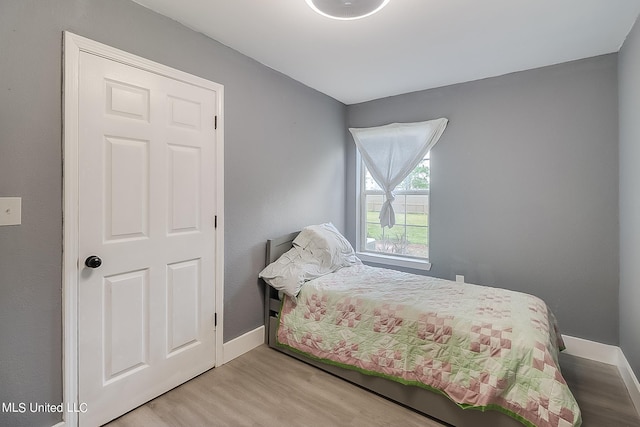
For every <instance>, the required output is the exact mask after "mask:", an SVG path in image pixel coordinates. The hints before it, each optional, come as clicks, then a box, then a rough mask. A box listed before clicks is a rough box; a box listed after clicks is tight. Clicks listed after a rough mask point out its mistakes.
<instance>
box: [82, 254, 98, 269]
mask: <svg viewBox="0 0 640 427" xmlns="http://www.w3.org/2000/svg"><path fill="white" fill-rule="evenodd" d="M84 265H86V266H87V267H89V268H98V267H100V266H101V265H102V260H101V259H100V257H98V256H95V255H91V256H90V257H88V258H87V259H85V260H84Z"/></svg>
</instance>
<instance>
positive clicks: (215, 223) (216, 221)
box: [213, 215, 218, 228]
mask: <svg viewBox="0 0 640 427" xmlns="http://www.w3.org/2000/svg"><path fill="white" fill-rule="evenodd" d="M213 228H218V215H216V216H214V217H213Z"/></svg>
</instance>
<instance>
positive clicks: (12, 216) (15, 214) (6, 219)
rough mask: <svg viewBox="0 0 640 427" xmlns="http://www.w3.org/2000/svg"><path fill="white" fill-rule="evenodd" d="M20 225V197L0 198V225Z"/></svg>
mask: <svg viewBox="0 0 640 427" xmlns="http://www.w3.org/2000/svg"><path fill="white" fill-rule="evenodd" d="M20 224H22V197H0V225H20Z"/></svg>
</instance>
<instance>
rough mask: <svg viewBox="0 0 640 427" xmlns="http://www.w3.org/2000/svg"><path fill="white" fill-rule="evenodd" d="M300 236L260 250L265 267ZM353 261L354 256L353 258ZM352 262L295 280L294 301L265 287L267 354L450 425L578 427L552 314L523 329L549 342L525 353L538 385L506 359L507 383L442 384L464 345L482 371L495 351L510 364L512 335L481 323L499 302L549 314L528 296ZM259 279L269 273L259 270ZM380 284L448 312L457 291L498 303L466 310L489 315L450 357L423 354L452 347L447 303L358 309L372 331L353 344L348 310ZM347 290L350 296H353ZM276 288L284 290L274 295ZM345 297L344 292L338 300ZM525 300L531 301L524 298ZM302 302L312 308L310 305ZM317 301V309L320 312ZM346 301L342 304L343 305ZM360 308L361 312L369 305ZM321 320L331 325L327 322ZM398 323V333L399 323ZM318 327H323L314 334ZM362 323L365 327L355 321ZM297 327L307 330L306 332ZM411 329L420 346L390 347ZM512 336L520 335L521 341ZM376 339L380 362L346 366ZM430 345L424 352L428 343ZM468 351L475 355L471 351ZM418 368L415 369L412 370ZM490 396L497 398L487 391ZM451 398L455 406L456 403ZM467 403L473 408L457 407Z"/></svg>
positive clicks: (475, 377)
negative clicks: (519, 302) (421, 296)
mask: <svg viewBox="0 0 640 427" xmlns="http://www.w3.org/2000/svg"><path fill="white" fill-rule="evenodd" d="M313 227H317V226H313ZM307 229H308V227H307V228H305V230H303V232H305V231H306V230H307ZM298 235H299V234H298V233H291V234H288V235H286V236H282V237H280V238H277V239H271V240H269V241H268V242H267V253H266V264H267V266H272V265H274V264H276V263H278V262H282V260H283V259H286V258H287V256H290V255H288V254H289V253H291V252H295V251H294V250H293V249H292V248H293V242H294V240H295V239H296V237H298ZM345 240H346V239H345ZM349 248H350V245H349ZM351 250H352V249H351ZM353 256H355V254H354V255H353ZM358 261H359V260H358ZM351 263H353V264H355V265H349V266H343V267H340V268H338V269H337V270H336V271H331V272H330V273H326V271H322V272H318V271H317V268H315V267H317V266H315V267H314V268H313V269H312V271H311V273H312V275H311V276H312V278H311V280H300V281H301V282H304V283H300V285H301V290H300V289H299V290H298V292H299V294H298V296H297V298H298V300H297V301H296V296H295V294H296V293H297V292H294V294H293V295H286V296H283V295H282V292H279V291H278V290H277V289H275V288H274V287H272V286H269V285H266V287H265V325H266V337H265V341H266V342H267V343H268V345H269V346H270V347H272V348H274V349H276V350H278V351H281V352H283V353H286V354H288V355H290V356H292V357H295V358H297V359H299V360H302V361H304V362H306V363H309V364H311V365H314V366H316V367H318V368H320V369H323V370H325V371H327V372H330V373H332V374H334V375H337V376H338V377H340V378H343V379H345V380H347V381H350V382H352V383H354V384H357V385H359V386H361V387H364V388H366V389H368V390H370V391H372V392H375V393H377V394H379V395H382V396H384V397H386V398H389V399H391V400H393V401H395V402H398V403H399V404H402V405H405V406H407V407H409V408H412V409H414V410H416V411H419V412H421V413H423V414H425V415H427V416H429V417H432V418H435V419H437V420H440V421H442V422H445V423H448V424H451V425H454V426H459V427H466V426H468V427H471V426H473V427H478V426H492V427H496V426H497V427H507V426H522V425H528V426H539V427H542V426H562V427H564V426H579V425H580V424H581V418H580V410H579V408H578V406H577V403H576V402H575V399H573V396H572V395H571V392H570V391H569V390H568V387H567V386H566V382H564V379H563V378H562V377H561V375H560V372H559V367H558V364H557V350H558V348H559V349H562V341H561V337H560V334H559V332H558V331H557V330H556V329H555V320H554V319H553V315H552V314H551V313H550V312H548V316H549V323H548V324H547V325H544V324H541V323H540V321H539V319H537V318H534V317H531V318H529V317H526V318H527V319H529V320H527V322H529V321H531V322H532V326H533V329H535V331H533V332H535V333H537V334H539V333H540V331H541V330H544V333H545V334H547V336H548V338H547V341H546V342H545V345H544V346H542V345H540V348H532V349H531V354H533V365H535V366H533V367H532V368H529V367H527V368H526V369H525V371H527V372H528V371H533V372H534V373H535V374H536V375H537V377H536V378H534V379H531V378H528V377H524V376H523V374H522V372H524V371H522V368H521V367H520V365H523V364H524V362H521V361H519V360H512V361H511V362H510V363H511V365H510V366H509V367H508V369H507V372H508V373H507V374H506V377H507V379H504V378H494V377H493V375H492V374H491V372H490V371H489V369H487V371H489V373H487V372H485V371H484V370H483V369H477V368H476V371H474V370H469V371H465V375H464V376H466V377H467V378H466V379H467V383H468V384H472V385H469V386H468V387H467V388H456V387H457V385H456V384H455V381H453V380H451V378H450V377H451V376H453V375H454V374H456V369H455V366H454V369H453V371H452V369H451V366H450V365H449V366H447V364H446V361H451V360H454V361H455V360H459V359H460V358H461V357H463V356H464V354H463V353H464V352H463V351H460V349H461V348H463V347H465V346H467V347H468V349H467V350H466V352H467V353H470V354H473V355H475V356H477V355H478V354H481V353H482V352H484V353H485V356H482V357H484V358H485V359H486V360H487V361H488V363H491V364H492V365H491V366H493V364H494V362H493V359H494V356H495V354H496V353H500V352H501V351H507V352H508V354H509V355H511V353H512V352H513V353H515V351H516V347H517V345H516V344H515V343H516V342H519V341H521V339H520V338H518V337H516V336H512V335H516V334H515V333H514V332H515V330H513V329H511V327H510V328H503V329H508V330H507V333H502V335H499V334H496V333H494V332H495V331H494V330H492V329H491V327H489V328H488V329H483V328H484V327H485V326H487V323H486V322H484V321H483V319H484V318H485V317H486V316H488V317H489V318H494V319H495V318H496V317H497V318H500V317H502V316H504V315H506V314H505V312H504V310H502V309H501V308H500V307H503V306H504V305H500V298H507V299H510V298H520V296H519V295H522V298H524V300H523V301H525V302H526V304H527V305H526V307H523V311H527V310H529V311H535V310H538V311H544V312H545V313H547V311H548V309H547V307H546V305H545V304H544V303H542V302H541V301H540V300H538V299H536V298H535V297H531V296H527V295H526V294H519V293H509V292H510V291H506V292H507V293H509V294H508V295H507V296H506V297H505V295H504V294H503V290H498V289H494V288H488V287H480V286H476V285H468V284H460V283H457V282H449V281H443V280H441V279H434V278H429V277H427V276H417V275H408V274H407V273H401V272H396V271H393V270H385V269H376V268H373V267H367V266H364V265H361V263H359V262H353V261H351V262H350V263H348V264H351ZM266 270H267V269H265V270H263V271H266ZM261 275H262V273H261ZM267 276H268V275H267ZM316 276H317V277H316ZM263 278H265V277H263ZM381 278H384V280H387V279H388V278H390V279H389V280H392V281H393V282H394V283H396V284H398V283H401V282H405V283H413V285H410V286H409V287H411V286H413V287H414V288H417V289H418V292H424V288H429V289H432V290H431V291H429V292H431V295H435V294H437V293H438V292H440V297H439V298H435V299H440V300H441V302H442V301H445V299H446V295H449V296H450V297H449V298H448V299H449V301H451V302H452V303H450V304H448V305H451V306H455V305H457V304H458V302H459V301H462V300H464V299H465V298H466V297H465V296H464V292H471V297H470V298H472V299H487V298H488V300H489V301H490V302H491V300H493V299H497V304H493V305H491V304H490V305H487V304H484V305H483V304H480V305H479V306H475V308H474V310H486V311H487V313H482V312H477V313H474V316H473V317H474V319H473V320H471V323H472V324H471V325H470V327H469V331H468V333H469V334H470V336H471V338H469V337H462V338H461V339H462V341H460V342H459V343H457V344H456V345H453V346H450V347H451V348H453V350H442V349H440V348H438V349H437V350H433V349H431V348H430V347H425V346H424V345H425V342H427V341H429V342H431V341H433V342H438V341H440V342H441V341H447V340H453V339H455V338H453V337H454V336H455V335H456V333H453V332H452V329H451V322H452V320H451V319H452V317H451V316H450V312H449V311H448V305H447V303H445V305H444V309H443V308H440V309H439V310H440V312H438V313H434V312H431V311H429V312H428V313H427V314H426V316H427V317H424V316H423V314H419V313H414V314H408V313H409V312H408V311H407V310H408V309H407V308H406V307H404V308H401V309H398V307H400V306H411V305H412V304H411V303H410V302H407V301H405V303H403V304H396V303H394V302H393V301H391V303H390V304H386V305H385V304H384V302H383V304H382V306H381V307H378V308H375V307H374V308H371V307H366V308H362V310H370V311H369V312H370V313H373V314H372V315H371V317H372V319H371V322H370V323H371V325H373V326H370V327H369V328H368V330H367V331H365V332H364V334H365V335H363V336H360V335H354V332H353V330H354V328H353V326H354V323H358V321H359V320H361V319H360V318H359V317H358V316H359V315H360V314H359V313H358V310H359V309H357V308H354V306H357V305H358V304H355V301H356V300H359V301H362V300H367V298H368V297H367V296H368V295H372V294H375V293H376V291H375V288H372V287H371V286H375V285H373V284H372V282H374V281H376V280H380V279H381ZM267 279H270V277H267ZM267 281H268V282H270V283H272V282H273V281H272V280H267ZM425 281H426V282H425ZM354 284H355V291H354V290H353V285H354ZM385 286H386V285H385ZM277 287H278V288H279V290H280V291H282V287H281V286H277ZM387 288H388V286H387ZM323 289H324V290H326V289H329V290H331V291H332V292H337V295H333V296H332V295H331V294H328V296H324V294H322V293H321V292H322V291H323ZM318 292H320V293H318ZM340 292H343V293H340ZM344 292H350V293H349V294H345V293H344ZM353 292H355V294H352V293H353ZM288 293H291V292H288ZM515 294H518V295H515ZM363 296H364V297H363ZM381 296H382V299H383V300H386V301H387V302H389V301H390V298H393V295H391V294H389V293H387V294H385V293H384V292H382V294H381ZM529 297H530V298H531V299H528V298H529ZM411 298H413V297H411ZM312 300H313V301H312ZM310 301H311V303H309V302H310ZM320 301H321V304H320V303H318V302H320ZM345 301H346V302H347V303H345ZM503 302H504V301H503ZM394 304H395V305H394ZM360 305H362V306H367V305H368V302H367V303H363V304H360ZM296 307H299V308H300V309H301V310H302V309H303V308H304V310H303V311H304V315H303V314H300V313H298V314H297V315H296V314H295V311H296ZM453 308H455V307H452V309H453ZM334 309H336V310H338V311H341V313H340V314H335V315H333V314H332V315H327V312H330V311H331V310H334ZM396 311H402V312H403V314H402V315H398V316H395V312H396ZM296 316H297V317H296ZM375 316H378V318H376V319H377V320H376V319H373V317H375ZM394 316H395V317H394ZM421 316H423V317H421ZM427 318H428V319H430V320H429V321H426V322H422V323H420V321H416V322H413V324H412V322H411V321H410V319H414V320H425V319H427ZM326 319H329V320H328V321H327V322H325V320H326ZM336 319H338V320H336ZM403 320H404V322H405V324H402V321H403ZM322 322H325V323H326V324H325V325H324V326H322ZM376 322H377V323H376ZM536 322H537V323H536ZM362 323H365V322H364V321H363V322H362ZM498 323H500V322H496V324H498ZM327 325H328V327H329V328H330V329H331V331H330V332H321V331H322V328H326V326H327ZM421 326H422V328H421ZM489 326H490V325H489ZM304 328H311V329H306V330H305V329H304ZM411 328H413V329H412V330H415V332H416V333H415V336H416V337H418V338H416V337H413V338H410V341H411V342H412V344H411V345H412V347H408V346H407V345H406V344H407V343H406V339H405V341H402V339H400V338H398V337H399V336H400V334H399V333H398V332H399V331H400V330H401V329H411ZM520 328H521V325H518V326H517V330H518V331H520V330H521V329H520ZM494 329H500V328H494ZM380 332H389V333H391V335H392V338H388V337H385V336H382V335H381V334H380ZM503 332H504V331H503ZM296 333H299V335H300V336H301V337H302V338H300V337H299V339H298V340H297V341H296V340H295V339H294V338H293V337H294V336H296ZM322 333H324V334H325V336H322V335H318V334H322ZM357 333H358V332H355V334H357ZM512 333H513V334H512ZM366 334H369V336H366ZM483 334H484V335H483ZM517 335H518V336H520V334H517ZM354 336H355V338H354ZM380 337H381V338H380ZM353 339H355V340H356V343H355V344H354V343H353V341H352V340H353ZM377 339H382V340H385V343H384V346H383V347H384V352H386V354H381V353H380V351H379V350H378V352H377V353H376V352H375V351H374V352H373V353H376V354H368V355H367V356H363V357H361V358H360V359H359V358H358V357H353V354H355V353H358V352H352V351H350V350H352V349H358V346H360V349H362V348H364V347H365V346H368V345H369V344H368V343H370V342H371V341H372V340H377ZM357 340H360V341H357ZM416 340H417V345H414V344H416ZM387 341H393V344H394V345H396V344H398V342H399V343H400V344H401V346H402V347H406V348H409V349H410V350H409V353H411V354H412V355H413V356H412V357H408V358H407V359H411V360H409V361H407V360H405V359H401V357H400V356H399V355H398V356H396V354H399V353H398V352H396V351H395V348H394V347H393V346H392V345H389V344H388V342H387ZM496 342H497V343H498V344H497V345H495V343H496ZM461 343H464V345H461ZM512 343H513V344H512ZM429 345H431V343H430V344H429ZM512 345H513V346H514V350H513V351H512V349H511V346H512ZM518 345H519V344H518ZM537 345H539V344H538V343H537V342H536V344H534V345H533V347H536V346H537ZM376 346H378V347H376ZM421 346H422V347H421ZM374 347H375V348H379V347H380V346H379V343H378V344H375V345H374ZM414 347H415V348H414ZM543 347H544V348H543ZM465 348H466V347H465ZM505 348H507V350H505ZM416 349H417V350H416ZM423 349H428V350H425V351H426V352H425V354H426V355H427V356H425V355H423V354H422V352H423ZM469 349H471V350H473V351H471V352H470V350H469ZM433 351H435V352H436V353H435V354H440V353H442V354H445V353H446V352H447V351H449V352H450V351H460V354H457V353H456V355H454V356H451V354H449V355H448V356H446V357H445V359H446V361H445V362H443V360H439V356H437V355H436V356H433V354H434V353H433ZM384 352H383V353H384ZM429 352H431V353H429ZM352 353H353V354H352ZM476 353H477V354H476ZM429 354H431V356H428V355H429ZM393 359H397V360H393ZM456 363H458V362H454V363H453V365H456ZM482 363H485V362H482ZM527 363H529V362H527ZM458 364H463V365H467V364H468V365H469V366H471V364H470V363H468V362H467V361H465V360H464V359H462V361H461V362H459V363H458ZM372 365H376V366H372ZM418 365H419V369H417V368H416V366H418ZM491 369H493V368H491ZM416 373H417V374H416ZM538 374H540V375H538ZM456 375H458V374H456ZM521 376H522V377H523V379H524V380H525V383H526V382H529V383H527V384H526V386H523V385H522V384H520V383H518V381H514V382H513V383H511V380H515V378H516V377H517V379H518V380H520V377H521ZM450 380H451V381H450ZM469 380H470V382H469ZM533 383H535V384H533ZM532 384H533V385H532ZM533 386H535V388H531V387H533ZM474 387H475V388H474ZM487 387H489V389H491V390H494V389H496V388H497V389H500V390H502V389H505V388H507V389H509V390H510V391H511V390H515V391H517V390H520V394H522V393H525V394H531V395H534V397H530V396H528V397H527V399H528V400H532V399H533V400H535V401H529V402H526V403H524V404H522V405H521V407H519V406H517V405H516V406H514V405H513V403H512V402H506V401H504V399H503V400H500V399H501V398H498V400H497V401H496V400H493V401H492V400H486V399H487V398H486V397H479V396H480V395H479V394H478V395H473V392H474V391H479V390H480V389H483V388H487ZM470 393H471V394H470ZM493 393H494V394H496V393H495V392H493ZM485 394H486V393H485ZM494 397H495V396H494ZM454 399H456V400H457V401H458V402H461V403H459V404H458V403H455V402H454ZM465 399H466V402H471V403H464V402H465ZM496 402H497V403H496ZM505 402H506V403H505ZM510 405H511V406H510ZM533 413H535V414H537V415H535V416H534V415H532V414H533Z"/></svg>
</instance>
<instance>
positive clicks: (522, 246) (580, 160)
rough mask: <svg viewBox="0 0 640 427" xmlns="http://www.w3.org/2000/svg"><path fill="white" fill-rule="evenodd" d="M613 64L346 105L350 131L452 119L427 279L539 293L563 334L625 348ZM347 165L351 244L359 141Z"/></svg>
mask: <svg viewBox="0 0 640 427" xmlns="http://www.w3.org/2000/svg"><path fill="white" fill-rule="evenodd" d="M616 65H617V55H616V54H612V55H606V56H601V57H596V58H591V59H587V60H582V61H577V62H571V63H566V64H561V65H557V66H551V67H545V68H540V69H535V70H529V71H524V72H519V73H514V74H509V75H505V76H500V77H495V78H490V79H486V80H481V81H475V82H470V83H464V84H458V85H453V86H448V87H442V88H438V89H432V90H427V91H422V92H416V93H411V94H406V95H401V96H396V97H391V98H385V99H380V100H375V101H371V102H367V103H362V104H357V105H351V106H348V107H347V114H348V122H349V125H350V126H354V127H365V126H375V125H381V124H385V123H390V122H411V121H420V120H427V119H432V118H437V117H447V118H448V119H449V120H450V123H449V126H448V127H447V130H446V131H445V132H444V134H443V136H442V138H441V139H440V141H439V142H438V144H437V145H436V146H435V148H434V149H433V150H432V154H431V158H432V166H431V173H432V181H431V202H430V203H431V221H430V225H431V235H430V254H431V262H432V264H433V267H432V270H431V271H430V272H429V273H428V274H430V275H433V276H436V277H442V278H446V279H454V277H455V275H456V274H463V275H465V277H466V281H467V282H471V283H479V284H484V285H495V286H498V287H504V288H509V289H514V290H518V291H525V292H528V293H531V294H534V295H537V296H539V297H541V298H543V299H544V300H545V301H546V302H547V303H548V304H549V305H550V307H551V308H552V310H553V311H554V312H555V314H556V316H557V317H558V320H559V322H560V328H561V330H562V332H563V333H565V334H568V335H572V336H576V337H581V338H585V339H589V340H594V341H598V342H602V343H607V344H614V345H617V344H618V154H617V152H618V115H617V109H618V104H617V102H618V99H617V68H616ZM636 111H637V110H636ZM347 165H348V166H347V168H348V175H347V196H348V200H349V203H348V205H347V231H348V238H349V239H350V240H351V241H352V242H353V241H355V232H356V230H355V220H354V218H355V203H354V201H355V197H354V194H355V149H354V144H353V142H351V144H350V146H349V151H348V161H347ZM636 324H637V323H636Z"/></svg>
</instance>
